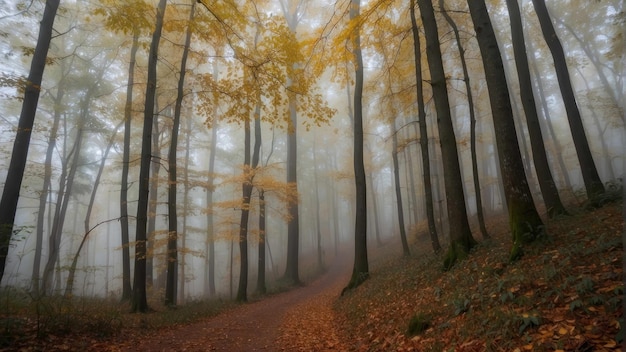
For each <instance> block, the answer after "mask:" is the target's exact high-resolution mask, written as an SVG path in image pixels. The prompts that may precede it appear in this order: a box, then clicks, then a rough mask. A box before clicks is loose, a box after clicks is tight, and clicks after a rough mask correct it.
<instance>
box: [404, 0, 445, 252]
mask: <svg viewBox="0 0 626 352" xmlns="http://www.w3.org/2000/svg"><path fill="white" fill-rule="evenodd" d="M410 7H411V8H410V14H411V31H412V33H413V53H414V59H415V82H416V90H417V111H418V120H419V121H418V122H419V129H420V134H419V139H420V151H421V153H422V168H423V170H424V175H423V178H424V201H425V203H426V219H427V221H428V234H429V235H430V243H431V246H432V247H433V251H435V253H437V252H439V251H440V250H441V244H439V237H438V236H437V225H436V224H435V212H434V207H433V189H432V182H431V179H430V156H429V152H428V129H427V127H426V111H425V110H424V84H423V80H422V51H421V44H420V37H419V30H418V28H417V19H416V17H415V0H411V3H410Z"/></svg>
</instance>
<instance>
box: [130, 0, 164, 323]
mask: <svg viewBox="0 0 626 352" xmlns="http://www.w3.org/2000/svg"><path fill="white" fill-rule="evenodd" d="M166 6H167V0H159V5H158V8H157V16H156V26H155V29H154V32H153V33H152V41H151V43H150V54H149V56H148V77H147V84H146V100H145V109H144V121H143V134H142V138H141V166H140V169H139V198H138V202H137V230H136V232H135V236H136V240H135V241H136V242H135V278H134V285H133V286H134V287H133V297H132V302H131V304H132V307H131V310H132V311H133V312H142V313H143V312H147V311H148V309H149V308H148V300H147V295H146V254H147V253H146V240H147V236H146V223H147V220H148V192H149V189H150V163H151V161H152V123H153V121H154V101H155V95H156V87H157V67H156V66H157V61H158V52H159V41H160V39H161V31H162V29H163V16H164V14H165V8H166Z"/></svg>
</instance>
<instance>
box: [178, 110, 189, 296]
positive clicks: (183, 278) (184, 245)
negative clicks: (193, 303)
mask: <svg viewBox="0 0 626 352" xmlns="http://www.w3.org/2000/svg"><path fill="white" fill-rule="evenodd" d="M191 117H192V111H191V108H190V109H189V112H188V115H187V126H186V127H187V131H186V134H185V186H184V190H183V233H182V235H181V236H180V245H181V247H182V252H181V253H180V275H178V277H179V278H178V279H179V281H180V290H179V292H180V299H181V301H182V304H185V303H186V299H185V289H186V288H185V286H186V276H185V271H186V267H187V258H186V256H185V252H186V249H187V230H188V228H187V221H188V220H187V213H188V212H189V206H190V199H189V191H190V187H189V185H190V184H189V161H190V157H191V152H190V151H191V148H192V146H191V131H192V124H191V122H192V120H191Z"/></svg>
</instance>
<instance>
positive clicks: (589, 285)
mask: <svg viewBox="0 0 626 352" xmlns="http://www.w3.org/2000/svg"><path fill="white" fill-rule="evenodd" d="M593 286H594V282H593V280H591V278H589V277H588V276H586V277H584V278H583V279H582V280H581V281H580V282H579V283H578V284H576V293H578V294H579V295H584V294H585V293H590V292H593Z"/></svg>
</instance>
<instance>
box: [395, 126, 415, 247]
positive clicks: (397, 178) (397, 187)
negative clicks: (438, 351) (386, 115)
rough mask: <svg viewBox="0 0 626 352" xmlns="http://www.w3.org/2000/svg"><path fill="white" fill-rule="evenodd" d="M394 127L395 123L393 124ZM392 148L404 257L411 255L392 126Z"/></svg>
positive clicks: (396, 139) (396, 144) (396, 145)
mask: <svg viewBox="0 0 626 352" xmlns="http://www.w3.org/2000/svg"><path fill="white" fill-rule="evenodd" d="M394 125H395V122H394ZM392 138H393V146H392V150H391V158H392V160H393V178H394V184H395V190H396V204H397V207H398V227H399V228H400V240H401V242H402V253H403V254H404V256H405V257H408V256H409V255H411V252H410V250H409V243H408V242H407V240H406V226H405V224H404V210H403V206H402V191H401V189H400V166H399V165H398V133H397V130H396V129H395V126H394V132H393V137H392Z"/></svg>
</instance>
